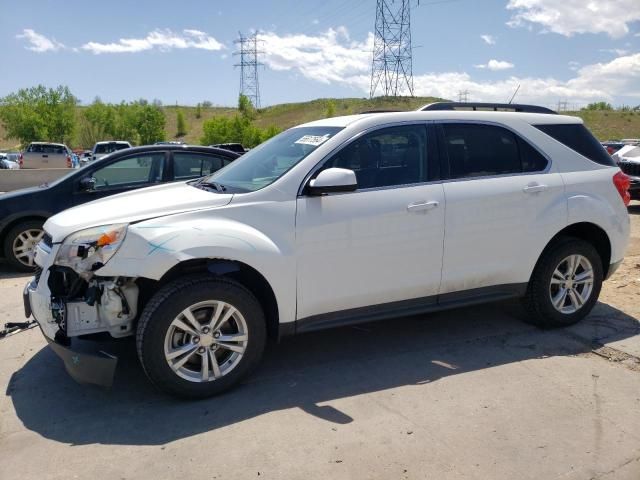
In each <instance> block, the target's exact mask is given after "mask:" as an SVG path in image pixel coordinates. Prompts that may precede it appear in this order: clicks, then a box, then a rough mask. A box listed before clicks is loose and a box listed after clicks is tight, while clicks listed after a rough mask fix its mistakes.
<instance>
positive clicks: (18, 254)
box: [4, 220, 44, 272]
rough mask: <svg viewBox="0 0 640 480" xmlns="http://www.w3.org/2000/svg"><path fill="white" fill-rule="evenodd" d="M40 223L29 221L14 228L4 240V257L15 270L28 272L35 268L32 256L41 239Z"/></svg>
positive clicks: (42, 232)
mask: <svg viewBox="0 0 640 480" xmlns="http://www.w3.org/2000/svg"><path fill="white" fill-rule="evenodd" d="M43 235H44V230H43V229H42V221H40V220H29V221H26V222H22V223H19V224H17V225H16V226H14V227H13V228H12V229H11V230H9V232H8V233H7V235H6V237H5V239H4V256H5V258H6V259H7V261H8V262H9V263H10V264H11V265H12V266H13V267H14V268H15V269H16V270H19V271H22V272H30V271H33V270H34V269H35V268H36V263H35V261H34V254H35V251H36V245H37V244H38V242H39V241H40V239H42V236H43Z"/></svg>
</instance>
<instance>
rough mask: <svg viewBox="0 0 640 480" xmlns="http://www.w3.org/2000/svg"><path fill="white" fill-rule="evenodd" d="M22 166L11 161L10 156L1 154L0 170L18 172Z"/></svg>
mask: <svg viewBox="0 0 640 480" xmlns="http://www.w3.org/2000/svg"><path fill="white" fill-rule="evenodd" d="M19 168H20V164H19V163H18V162H15V161H13V160H9V156H8V155H7V154H6V153H0V169H2V170H18V169H19Z"/></svg>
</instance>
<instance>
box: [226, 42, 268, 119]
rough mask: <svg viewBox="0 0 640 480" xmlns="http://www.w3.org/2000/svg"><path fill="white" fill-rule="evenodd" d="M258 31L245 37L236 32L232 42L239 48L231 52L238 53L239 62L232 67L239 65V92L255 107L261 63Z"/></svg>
mask: <svg viewBox="0 0 640 480" xmlns="http://www.w3.org/2000/svg"><path fill="white" fill-rule="evenodd" d="M259 41H260V40H258V32H255V33H254V34H253V35H250V36H248V37H245V36H244V35H242V33H241V32H238V39H237V40H235V41H234V42H233V43H235V44H237V45H239V46H240V49H239V50H238V51H236V52H233V54H234V55H240V63H236V64H235V65H234V67H240V93H241V94H242V95H245V96H246V97H248V98H249V100H251V103H252V104H253V106H254V107H255V108H260V85H259V83H258V66H260V65H263V64H262V63H260V62H258V54H260V53H263V52H262V51H260V50H258V42H259Z"/></svg>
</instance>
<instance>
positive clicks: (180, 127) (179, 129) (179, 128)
mask: <svg viewBox="0 0 640 480" xmlns="http://www.w3.org/2000/svg"><path fill="white" fill-rule="evenodd" d="M176 124H177V125H176V137H184V136H185V135H186V134H187V122H186V121H185V120H184V113H182V110H178V113H177V114H176Z"/></svg>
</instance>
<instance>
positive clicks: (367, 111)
mask: <svg viewBox="0 0 640 480" xmlns="http://www.w3.org/2000/svg"><path fill="white" fill-rule="evenodd" d="M403 111H404V110H365V111H364V112H358V115H366V114H367V113H395V112H403Z"/></svg>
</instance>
